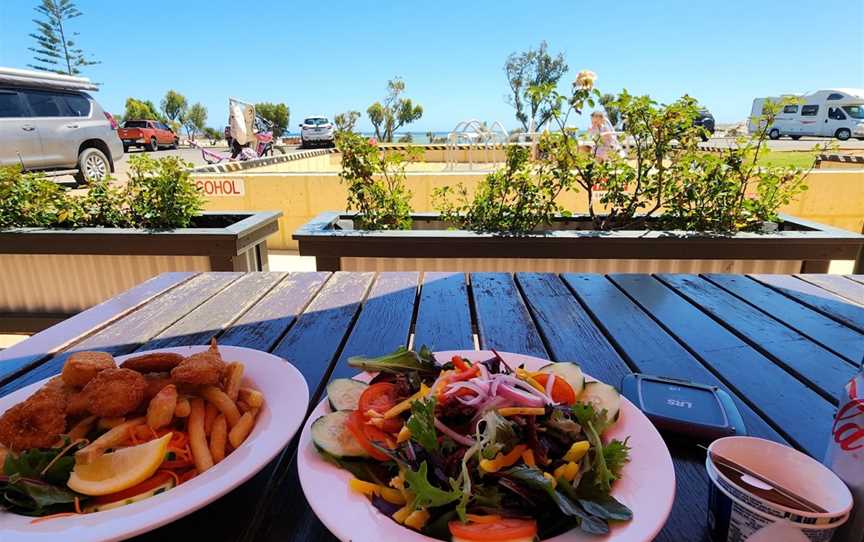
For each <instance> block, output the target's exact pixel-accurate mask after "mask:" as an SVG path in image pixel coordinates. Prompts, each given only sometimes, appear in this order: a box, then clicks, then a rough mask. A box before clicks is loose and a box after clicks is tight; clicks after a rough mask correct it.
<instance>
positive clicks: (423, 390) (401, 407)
mask: <svg viewBox="0 0 864 542" xmlns="http://www.w3.org/2000/svg"><path fill="white" fill-rule="evenodd" d="M427 393H429V387H428V386H426V384H420V391H418V392H417V393H415V394H414V395H412V396H411V397H409V398H407V399H405V400H404V401H402V402H401V403H399V404H397V405H394V406H392V407H390V410H388V411H387V412H385V413H384V417H385V418H395V417H396V416H398V415H399V414H402V413H403V412H405V411H406V410H408V409H409V408H411V403H413V402H414V401H416V400H417V399H420V398H421V397H423V396H424V395H426V394H427Z"/></svg>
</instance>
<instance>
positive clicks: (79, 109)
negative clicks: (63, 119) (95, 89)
mask: <svg viewBox="0 0 864 542" xmlns="http://www.w3.org/2000/svg"><path fill="white" fill-rule="evenodd" d="M62 99H63V101H64V102H65V103H66V108H67V109H68V110H69V111H70V112H71V114H72V116H73V117H89V116H90V100H88V99H87V98H85V97H84V96H81V95H79V94H63V95H62Z"/></svg>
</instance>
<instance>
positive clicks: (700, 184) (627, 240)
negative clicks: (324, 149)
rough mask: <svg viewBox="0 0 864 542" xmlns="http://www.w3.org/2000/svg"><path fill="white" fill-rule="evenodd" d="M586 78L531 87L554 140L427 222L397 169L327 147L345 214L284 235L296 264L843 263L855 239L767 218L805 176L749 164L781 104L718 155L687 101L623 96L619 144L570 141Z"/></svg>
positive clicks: (348, 142)
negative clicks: (581, 205) (569, 84)
mask: <svg viewBox="0 0 864 542" xmlns="http://www.w3.org/2000/svg"><path fill="white" fill-rule="evenodd" d="M595 78H596V77H595V76H594V74H593V73H591V72H580V74H579V76H577V78H576V81H574V84H573V88H572V92H571V93H569V94H567V95H564V94H560V93H559V92H557V91H556V90H555V88H554V86H546V87H542V86H541V87H535V88H533V89H532V93H533V94H534V95H535V96H536V98H537V99H538V100H539V101H540V102H542V103H543V104H544V105H546V106H548V107H549V108H550V109H551V110H552V112H553V114H552V121H551V122H552V123H553V125H554V127H555V128H556V129H555V131H552V132H546V133H544V134H543V135H542V136H541V137H540V138H539V142H537V144H536V145H532V147H531V148H529V147H526V146H520V145H511V146H510V147H509V148H508V151H507V158H506V162H505V164H504V166H503V167H502V168H501V169H500V170H499V171H496V172H494V173H492V174H490V175H488V176H487V177H486V178H485V180H484V181H482V182H481V183H480V185H479V186H478V187H477V189H476V190H475V191H474V192H473V193H469V191H468V190H467V189H466V188H465V187H464V186H461V185H456V186H445V187H443V188H441V189H439V190H437V192H436V194H435V196H436V207H437V209H438V211H439V213H434V214H422V215H419V214H413V215H412V214H411V213H410V210H408V209H407V202H408V201H409V198H410V192H408V190H407V189H406V188H405V183H404V174H402V175H401V177H400V169H399V166H400V164H401V162H398V161H397V162H393V163H389V162H387V159H386V158H385V157H384V156H386V155H387V153H379V152H377V149H375V148H374V146H373V145H371V144H370V143H368V142H365V140H363V139H362V138H359V137H354V138H349V139H343V140H340V142H339V149H340V152H342V153H343V170H342V173H341V176H342V179H343V181H344V182H346V183H347V185H348V189H349V201H348V203H349V207H350V208H352V209H356V210H357V211H358V212H355V213H325V214H322V215H320V216H319V217H317V218H316V219H315V220H313V221H312V222H309V223H307V224H306V225H305V226H304V227H303V228H301V229H300V230H298V231H297V232H296V233H295V234H294V239H295V240H297V241H298V242H299V246H300V253H301V254H303V255H313V256H315V257H316V258H318V264H319V268H321V269H339V268H345V266H344V265H343V264H344V263H346V262H345V261H343V258H367V259H373V260H375V261H369V260H354V259H352V260H348V261H347V262H350V263H351V265H355V266H356V265H359V266H360V267H363V266H371V267H374V268H377V269H386V268H391V267H392V268H404V267H405V265H406V264H405V263H404V262H402V263H400V262H396V261H394V260H392V259H393V258H396V259H400V258H401V259H406V258H411V259H417V260H412V261H411V264H410V265H417V266H419V267H421V268H430V269H431V268H444V269H454V270H477V269H496V270H510V271H513V270H521V269H531V268H532V267H531V262H530V260H536V259H542V260H543V262H542V268H544V269H549V268H550V265H551V267H552V268H553V269H555V270H562V271H563V270H585V269H590V270H594V271H615V270H631V271H646V270H654V269H657V268H659V266H662V268H663V269H667V270H676V269H678V270H689V271H711V270H713V271H719V270H726V271H739V272H740V271H743V270H744V269H747V270H753V271H758V270H761V271H774V272H799V271H802V270H803V271H810V272H824V271H826V270H827V267H828V262H830V260H832V259H855V258H856V256H857V255H858V251H859V250H860V248H861V247H862V245H864V236H861V235H857V234H855V233H852V232H847V231H844V230H839V229H836V228H831V227H829V226H825V225H822V224H817V223H812V222H808V221H803V220H799V219H796V218H794V217H789V216H782V215H779V214H778V209H779V208H780V207H781V206H782V205H784V204H787V203H788V202H790V201H791V200H792V199H794V198H795V196H797V195H798V194H800V193H801V192H802V191H804V190H806V186H805V184H804V181H803V178H804V175H805V172H803V171H801V170H799V169H794V168H778V167H762V166H760V164H759V157H760V155H761V153H762V152H763V151H764V149H765V147H766V145H765V141H766V139H767V131H768V127H769V126H770V125H771V123H772V121H773V119H774V116H775V115H776V114H777V112H778V111H779V109H780V107H782V105H783V104H767V106H766V109H765V111H764V113H763V115H762V117H761V118H760V119H759V122H760V124H759V125H760V127H761V128H760V130H759V131H758V132H757V133H756V134H754V135H753V136H752V137H750V138H739V140H738V141H737V145H735V146H732V147H731V148H729V149H727V150H725V151H723V152H721V153H708V152H705V151H704V150H702V149H700V147H699V146H698V143H699V142H700V141H701V140H702V136H703V133H702V128H701V127H698V126H696V125H695V124H694V122H693V121H694V119H695V118H696V117H697V115H698V111H699V109H698V105H697V104H696V102H695V100H693V99H692V98H689V97H687V96H685V97H683V98H681V99H679V100H677V101H675V102H674V103H671V104H668V105H661V104H657V103H656V102H654V101H653V100H651V99H650V98H649V97H648V96H632V95H630V94H629V93H627V92H626V91H624V92H622V93H621V94H620V95H619V96H617V98H616V99H615V100H613V101H611V102H607V103H606V104H605V107H606V108H615V109H616V110H617V112H618V116H619V118H620V119H621V121H622V123H623V125H624V126H625V127H626V130H625V132H624V133H623V134H617V133H614V132H613V131H612V129H611V127H609V126H608V124H606V125H605V127H604V124H603V123H602V122H600V123H596V124H595V125H594V129H593V130H591V131H589V133H588V134H587V135H580V134H578V133H577V132H576V130H575V129H573V128H570V127H568V122H569V120H570V119H571V117H572V116H573V115H574V114H580V113H581V112H582V110H584V109H585V108H587V107H594V106H595V104H596V103H597V102H598V100H599V97H600V96H601V94H600V93H599V92H598V91H597V90H596V89H595V88H594V79H595ZM601 120H602V119H601ZM625 149H626V151H625ZM346 156H348V157H357V156H360V157H363V158H362V160H356V159H354V158H351V159H348V160H346V159H345V157H346ZM571 191H577V192H579V193H582V194H584V197H585V198H587V203H588V213H587V214H586V215H580V216H575V215H573V214H572V213H570V212H569V211H568V210H567V209H565V208H562V207H561V205H559V203H558V199H559V196H560V195H561V194H563V193H565V192H571ZM382 212H383V213H384V214H385V215H387V216H390V218H388V219H387V220H386V221H384V222H382V221H381V220H380V219H378V218H374V217H377V216H378V215H379V214H381V213H382ZM370 218H374V219H372V220H370ZM383 258H390V259H391V260H389V263H388V261H386V260H382V259H383ZM441 259H445V260H447V261H446V262H440V261H434V262H430V261H429V260H441ZM622 260H623V261H624V262H622ZM658 260H666V262H665V263H662V262H659V263H658ZM634 261H636V262H635V264H634ZM550 262H552V263H551V264H550ZM555 262H557V264H556V263H555ZM603 262H605V263H603ZM639 262H641V263H643V264H644V265H641V266H640V265H638V264H639ZM675 262H681V263H683V266H681V265H678V266H677V267H676V265H677V264H676V263H675ZM743 262H748V263H747V266H746V267H745V266H744V263H743Z"/></svg>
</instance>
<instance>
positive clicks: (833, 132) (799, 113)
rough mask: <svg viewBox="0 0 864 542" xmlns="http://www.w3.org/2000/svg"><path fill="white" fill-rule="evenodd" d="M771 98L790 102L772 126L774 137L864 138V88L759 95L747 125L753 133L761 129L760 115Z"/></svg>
mask: <svg viewBox="0 0 864 542" xmlns="http://www.w3.org/2000/svg"><path fill="white" fill-rule="evenodd" d="M767 100H771V101H773V102H780V101H785V102H787V103H786V105H784V106H783V109H782V110H781V111H780V112H779V113H778V115H777V117H776V118H775V119H774V122H773V123H772V124H771V126H769V127H768V137H770V138H771V139H779V138H780V137H783V136H789V137H791V138H792V139H798V138H800V137H802V136H819V137H836V138H837V139H839V140H841V141H845V140H847V139H849V138H850V137H854V138H857V139H861V140H864V89H860V88H835V89H826V90H817V91H816V92H813V93H811V94H804V95H794V94H786V95H782V96H773V97H768V98H756V99H755V100H753V108H752V109H751V110H750V122H749V123H748V125H747V127H748V130H749V131H750V133H751V134H752V133H754V132H756V131H757V130H758V129H759V122H758V121H759V117H760V116H761V115H762V113H763V108H764V106H765V102H766V101H767Z"/></svg>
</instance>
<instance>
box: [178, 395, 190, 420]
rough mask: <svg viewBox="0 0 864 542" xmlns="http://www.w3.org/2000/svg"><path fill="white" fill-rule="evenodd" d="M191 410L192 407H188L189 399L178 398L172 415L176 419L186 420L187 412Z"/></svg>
mask: <svg viewBox="0 0 864 542" xmlns="http://www.w3.org/2000/svg"><path fill="white" fill-rule="evenodd" d="M191 410H192V407H191V406H189V399H187V398H185V397H179V398H178V399H177V406H176V407H174V415H175V416H177V417H178V418H186V417H188V416H189V412H190V411H191Z"/></svg>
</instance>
